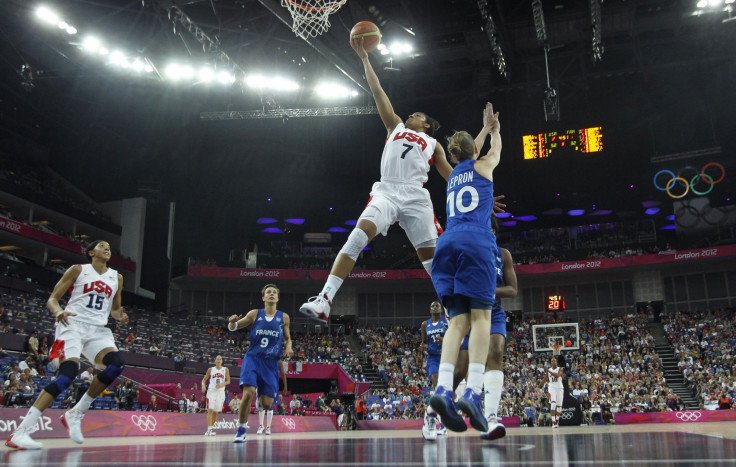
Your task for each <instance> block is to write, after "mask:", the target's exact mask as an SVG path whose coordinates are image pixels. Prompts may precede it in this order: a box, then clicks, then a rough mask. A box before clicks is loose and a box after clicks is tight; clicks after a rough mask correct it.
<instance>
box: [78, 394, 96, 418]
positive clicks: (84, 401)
mask: <svg viewBox="0 0 736 467" xmlns="http://www.w3.org/2000/svg"><path fill="white" fill-rule="evenodd" d="M94 401H95V400H94V398H92V397H89V395H88V394H87V393H86V392H85V393H84V395H83V396H82V398H81V399H79V402H77V405H75V406H74V410H76V411H77V412H82V413H84V412H86V411H87V409H89V406H90V405H92V402H94Z"/></svg>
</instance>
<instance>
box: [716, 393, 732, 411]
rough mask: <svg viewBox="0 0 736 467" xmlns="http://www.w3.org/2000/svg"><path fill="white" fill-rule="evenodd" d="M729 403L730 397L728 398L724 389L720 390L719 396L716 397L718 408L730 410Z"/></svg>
mask: <svg viewBox="0 0 736 467" xmlns="http://www.w3.org/2000/svg"><path fill="white" fill-rule="evenodd" d="M731 405H732V404H731V399H729V398H728V394H727V393H726V392H725V391H723V392H721V398H720V399H718V409H719V410H730V409H731Z"/></svg>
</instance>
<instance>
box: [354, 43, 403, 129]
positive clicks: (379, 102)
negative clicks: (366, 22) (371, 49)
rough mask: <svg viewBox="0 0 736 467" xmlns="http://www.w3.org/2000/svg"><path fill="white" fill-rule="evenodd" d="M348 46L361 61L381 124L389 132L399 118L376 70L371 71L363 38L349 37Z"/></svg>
mask: <svg viewBox="0 0 736 467" xmlns="http://www.w3.org/2000/svg"><path fill="white" fill-rule="evenodd" d="M350 47H352V48H353V50H355V53H356V54H358V57H360V59H361V60H362V61H363V69H364V70H365V79H366V80H367V81H368V87H370V88H371V92H372V93H373V99H374V100H375V101H376V107H377V108H378V115H380V116H381V121H382V122H383V126H385V127H386V130H387V131H388V132H389V133H391V132H392V131H394V128H396V125H398V124H399V123H401V118H400V117H399V116H398V115H396V112H394V108H393V106H392V105H391V101H390V100H389V99H388V96H387V95H386V92H385V91H384V90H383V88H382V87H381V82H380V81H379V80H378V76H377V75H376V72H375V71H373V66H372V65H371V61H370V59H369V58H368V52H366V51H365V49H364V48H363V38H362V37H360V38H354V39H350Z"/></svg>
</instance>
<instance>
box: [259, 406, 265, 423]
mask: <svg viewBox="0 0 736 467" xmlns="http://www.w3.org/2000/svg"><path fill="white" fill-rule="evenodd" d="M264 415H266V411H265V410H259V411H258V424H259V425H261V426H263V416H264Z"/></svg>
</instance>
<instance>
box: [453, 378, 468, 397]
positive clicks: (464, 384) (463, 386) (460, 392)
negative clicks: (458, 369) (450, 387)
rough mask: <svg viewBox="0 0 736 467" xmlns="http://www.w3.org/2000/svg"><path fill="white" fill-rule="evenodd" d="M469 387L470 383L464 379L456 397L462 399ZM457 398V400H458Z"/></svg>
mask: <svg viewBox="0 0 736 467" xmlns="http://www.w3.org/2000/svg"><path fill="white" fill-rule="evenodd" d="M467 387H468V381H467V380H466V379H465V378H463V380H462V381H460V382H459V383H458V385H457V389H456V390H455V395H456V396H457V397H461V396H462V395H463V393H464V392H465V388H467ZM457 397H456V398H455V399H456V400H457Z"/></svg>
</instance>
